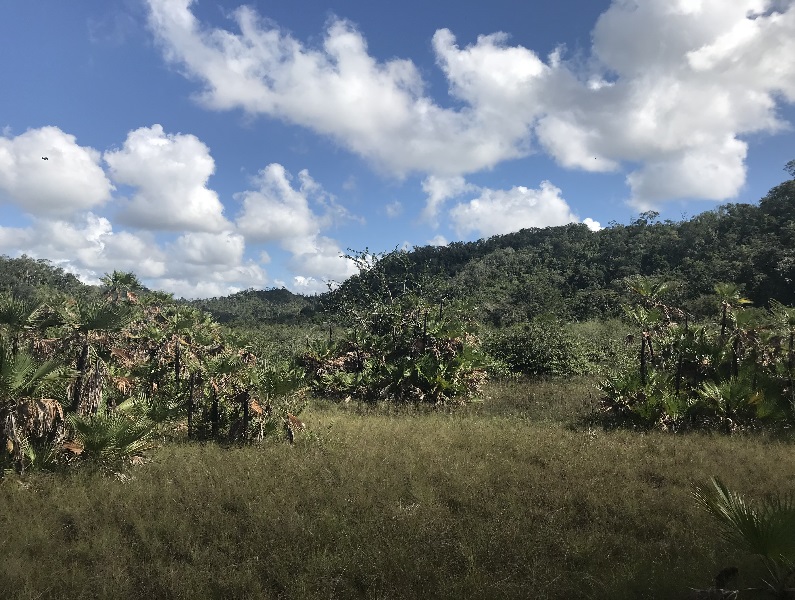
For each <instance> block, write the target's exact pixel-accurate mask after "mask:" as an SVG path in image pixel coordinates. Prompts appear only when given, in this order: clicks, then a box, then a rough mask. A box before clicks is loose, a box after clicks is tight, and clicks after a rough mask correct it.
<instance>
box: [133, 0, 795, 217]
mask: <svg viewBox="0 0 795 600" xmlns="http://www.w3.org/2000/svg"><path fill="white" fill-rule="evenodd" d="M148 2H149V7H150V11H151V12H150V25H151V27H152V29H153V31H154V32H155V34H156V36H157V39H158V40H159V42H160V44H161V45H162V47H163V49H164V52H165V55H166V57H167V58H168V60H170V61H171V62H173V63H174V64H177V65H179V67H180V68H181V69H183V70H184V71H185V72H186V73H187V74H188V75H189V76H191V77H193V78H195V79H197V80H198V81H200V82H201V85H202V86H203V89H202V91H201V92H200V94H199V95H198V97H199V99H200V101H201V102H202V103H204V104H205V105H206V106H207V107H209V108H212V109H218V110H226V109H232V108H241V109H243V110H245V111H246V112H248V113H251V114H263V115H269V116H272V117H278V118H281V119H284V120H287V121H289V122H291V123H295V124H298V125H301V126H304V127H307V128H310V129H312V130H314V131H316V132H318V133H321V134H324V135H327V136H329V137H331V138H333V139H334V140H336V141H337V142H338V143H339V144H341V145H343V146H344V147H346V148H348V149H350V150H351V151H352V152H355V153H357V154H359V155H361V156H363V157H365V158H366V159H368V160H371V161H373V162H374V163H376V164H377V165H378V166H379V167H381V168H383V169H386V170H388V171H391V172H393V173H395V174H397V175H402V174H405V173H408V172H420V173H425V174H427V175H434V176H441V177H453V176H462V175H466V174H468V173H473V172H476V171H480V170H483V169H488V168H491V167H493V166H494V165H496V164H498V163H500V162H502V161H505V160H507V159H511V158H516V157H519V156H524V155H526V154H527V153H529V152H531V151H532V150H533V149H534V148H540V149H542V150H543V151H545V152H547V153H549V154H550V155H551V156H553V157H554V159H555V160H556V161H557V162H558V163H560V164H561V165H565V166H567V167H571V168H576V169H584V170H589V171H607V170H618V169H622V168H626V169H628V172H627V177H626V180H627V185H628V186H629V189H630V197H631V201H632V202H633V203H634V204H635V205H636V206H639V207H644V208H646V207H650V206H652V205H654V204H656V203H659V202H663V201H665V200H669V199H673V198H705V199H713V200H720V199H725V198H729V197H732V196H733V195H735V194H737V193H738V191H739V189H740V187H741V186H742V185H743V182H744V180H745V166H744V159H745V155H746V150H747V144H746V143H745V142H744V141H743V140H742V139H741V136H743V135H746V134H750V133H754V132H760V131H766V132H770V131H775V130H777V129H779V128H781V127H782V126H783V125H784V124H783V123H781V122H780V120H779V119H778V118H777V115H776V106H777V101H778V100H779V99H783V100H785V101H787V102H793V101H795V61H793V60H789V59H787V58H786V57H790V56H795V7H793V5H792V4H791V3H789V4H788V3H783V2H772V1H766V0H732V2H726V1H725V0H698V1H696V0H637V1H632V0H615V1H614V2H613V3H612V5H611V6H610V7H609V9H608V10H607V11H606V12H605V13H604V14H602V16H601V17H600V18H599V20H598V22H597V23H596V26H595V28H594V30H593V44H592V48H591V53H590V57H589V58H588V60H587V61H585V64H584V65H583V63H582V61H580V62H578V63H577V64H576V65H575V64H572V63H569V62H567V61H566V60H565V55H564V54H563V53H562V52H555V53H553V54H552V55H550V56H549V57H539V56H538V55H537V54H536V53H534V52H533V51H532V50H529V49H527V48H524V47H521V46H512V45H510V40H509V38H508V36H506V35H504V34H502V33H495V34H491V35H483V36H481V37H479V38H478V40H477V42H476V43H475V44H472V45H470V46H467V47H465V48H461V47H459V46H458V45H457V44H456V39H455V36H454V34H453V32H451V31H449V30H446V29H442V30H439V31H437V32H436V34H435V35H434V37H433V50H434V52H435V58H436V62H437V64H438V65H439V67H440V68H441V69H442V71H443V72H444V74H445V76H446V77H447V81H448V85H449V91H450V94H451V95H452V97H453V98H454V99H455V100H456V101H457V103H458V104H459V105H460V107H457V108H448V107H445V106H442V105H440V104H439V103H437V102H436V101H434V99H433V98H431V97H430V96H429V95H428V94H426V93H425V89H424V84H423V81H422V78H421V76H420V72H419V69H418V68H417V67H416V66H415V65H414V64H413V63H412V62H411V61H407V60H400V59H393V60H389V61H379V60H377V59H376V58H374V57H373V56H371V55H370V54H369V53H368V49H367V43H366V40H365V37H364V35H363V34H362V33H361V32H360V31H358V30H357V29H356V27H355V26H354V25H353V24H351V23H349V22H347V21H344V20H340V19H337V20H333V21H332V22H331V23H330V24H329V26H328V28H327V30H326V31H325V35H324V38H323V41H322V44H321V45H319V46H318V47H310V46H307V45H306V44H303V43H302V42H301V41H299V40H297V39H295V38H294V37H292V36H291V35H290V34H288V33H285V32H283V31H281V30H280V29H279V28H278V27H277V26H274V25H271V24H269V23H267V22H265V21H263V20H262V19H261V18H260V17H259V15H258V14H257V13H256V12H255V11H254V10H253V9H252V8H249V7H241V8H238V9H237V10H235V11H234V13H233V17H234V20H235V25H236V29H235V31H232V30H227V29H219V28H211V27H206V26H204V25H203V24H202V23H200V22H199V21H198V20H197V19H196V17H195V16H194V14H193V13H192V12H191V5H192V1H191V0H148ZM430 210H431V212H433V210H434V207H431V208H430Z"/></svg>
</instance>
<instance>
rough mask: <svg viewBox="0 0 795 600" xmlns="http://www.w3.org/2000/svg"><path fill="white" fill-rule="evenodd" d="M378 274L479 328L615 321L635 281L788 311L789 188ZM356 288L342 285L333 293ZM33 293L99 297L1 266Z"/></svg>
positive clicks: (296, 304) (306, 309)
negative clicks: (412, 281)
mask: <svg viewBox="0 0 795 600" xmlns="http://www.w3.org/2000/svg"><path fill="white" fill-rule="evenodd" d="M791 174H793V175H794V176H795V168H793V169H792V173H791ZM382 266H383V269H384V270H385V272H386V274H387V276H389V275H393V276H394V277H393V279H394V283H395V285H398V286H399V285H404V284H402V283H401V281H405V279H406V273H407V272H409V273H414V274H416V273H420V272H422V273H424V274H426V275H428V276H431V277H432V278H435V279H436V282H435V284H434V286H433V288H434V289H435V290H436V291H435V293H437V294H439V295H440V296H444V297H447V298H460V299H464V300H467V301H470V302H471V303H472V304H473V305H474V306H476V307H477V308H478V311H479V316H480V317H481V319H482V320H484V321H486V322H490V323H492V324H494V325H500V324H506V323H511V322H516V321H521V320H526V319H528V318H532V317H533V316H536V315H538V314H552V315H555V316H558V317H561V318H567V319H585V318H593V317H600V316H606V315H615V314H619V313H620V304H621V302H622V301H624V300H625V299H626V294H627V285H626V280H625V279H626V278H627V277H631V276H633V275H638V274H640V275H646V276H657V277H660V278H662V279H667V280H674V281H676V282H678V283H679V285H678V287H677V288H676V289H677V294H678V298H675V299H674V300H675V301H678V303H679V304H680V305H683V306H686V307H688V308H689V309H690V310H691V311H693V312H694V313H696V314H705V313H708V312H710V311H711V310H713V308H714V306H713V305H714V302H715V297H714V294H713V288H714V285H715V284H716V283H721V282H733V283H736V284H738V285H740V286H741V289H742V290H743V292H744V294H745V295H746V296H747V297H749V298H750V299H751V300H752V301H753V302H754V304H756V305H757V306H765V305H766V304H767V303H768V301H769V300H770V299H771V298H774V299H776V300H778V301H780V302H782V303H784V304H787V305H793V304H795V285H793V283H794V282H795V179H793V180H789V181H786V182H784V183H782V184H780V185H778V186H776V187H775V188H773V189H772V190H771V191H770V192H769V193H768V195H767V196H765V197H764V198H763V199H761V200H760V202H759V203H758V204H726V205H724V206H721V207H719V208H717V209H715V210H711V211H707V212H704V213H701V214H699V215H697V216H695V217H692V218H691V219H688V220H683V221H679V222H672V221H659V220H658V219H657V215H656V213H651V212H649V213H643V214H641V215H640V216H639V217H638V218H637V219H636V220H635V221H633V222H632V223H630V224H629V225H619V224H611V225H610V226H609V227H607V228H605V229H603V230H601V231H598V232H592V231H590V230H589V229H588V228H587V227H586V226H585V225H582V224H570V225H565V226H561V227H548V228H544V229H524V230H522V231H519V232H516V233H511V234H508V235H501V236H495V237H492V238H489V239H485V240H479V241H477V242H453V243H452V244H449V245H448V246H445V247H432V246H425V247H421V248H415V249H414V250H413V251H411V252H408V253H404V252H393V253H391V254H389V255H387V256H386V258H385V259H384V260H383V261H382ZM364 279H366V277H364V278H360V277H354V278H352V279H350V280H348V281H347V282H345V283H344V284H343V285H342V287H341V290H340V292H339V294H345V293H346V292H350V291H353V290H355V289H356V286H360V285H362V284H363V283H364ZM42 289H45V290H46V289H51V290H52V289H54V290H58V291H59V292H62V293H66V294H70V295H96V294H97V293H98V288H96V287H92V286H85V285H83V284H82V283H80V282H79V281H78V280H77V278H75V277H74V276H73V275H71V274H69V273H66V272H64V271H63V270H62V269H60V268H58V267H55V266H52V265H51V264H50V263H48V262H47V261H45V260H34V259H31V258H28V257H24V256H23V257H22V258H16V259H10V258H8V257H0V293H3V292H4V293H11V294H15V295H18V296H24V297H27V296H31V295H32V294H34V293H35V292H36V290H42ZM327 299H328V298H327V297H324V296H321V297H305V296H301V295H298V294H293V293H291V292H289V291H288V290H286V289H269V290H247V291H243V292H239V293H237V294H233V295H231V296H227V297H222V298H211V299H205V300H196V301H192V302H191V303H192V304H193V305H194V306H197V307H200V308H202V309H205V310H207V311H209V312H211V313H212V314H213V316H214V317H215V318H216V319H217V320H219V321H221V322H224V323H228V324H230V325H246V324H253V323H258V322H259V323H262V322H265V323H296V322H301V321H304V320H306V319H308V318H312V317H313V316H314V315H315V314H316V313H317V311H318V309H319V307H320V305H321V304H322V303H323V302H324V301H325V300H327ZM330 304H333V303H330Z"/></svg>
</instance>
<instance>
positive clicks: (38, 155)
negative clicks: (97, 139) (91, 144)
mask: <svg viewBox="0 0 795 600" xmlns="http://www.w3.org/2000/svg"><path fill="white" fill-rule="evenodd" d="M43 158H46V159H47V160H43ZM99 160H100V154H99V152H97V151H96V150H94V149H93V148H88V147H85V146H79V145H78V144H77V141H76V139H75V137H74V136H73V135H69V134H67V133H64V132H63V131H61V130H60V129H59V128H57V127H42V128H40V129H30V130H28V131H26V132H25V133H23V134H21V135H19V136H17V137H11V136H10V132H8V131H6V130H4V131H3V136H2V137H0V200H6V201H8V202H11V203H13V204H15V205H17V206H18V207H19V208H21V209H22V210H23V211H25V212H26V213H28V214H30V215H34V216H48V217H66V216H68V215H70V214H72V213H73V212H75V211H83V210H88V209H91V208H95V207H98V206H101V205H103V204H105V203H106V202H107V201H108V200H109V199H110V197H111V191H112V190H113V186H112V185H111V183H110V181H108V179H107V177H105V173H104V172H103V171H102V167H101V166H100V165H99Z"/></svg>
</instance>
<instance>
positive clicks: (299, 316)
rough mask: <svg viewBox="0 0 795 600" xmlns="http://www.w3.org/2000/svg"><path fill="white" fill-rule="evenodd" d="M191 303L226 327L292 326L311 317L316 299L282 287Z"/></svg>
mask: <svg viewBox="0 0 795 600" xmlns="http://www.w3.org/2000/svg"><path fill="white" fill-rule="evenodd" d="M191 304H193V305H194V306H196V307H198V308H201V309H202V310H206V311H208V312H209V313H210V314H212V315H213V317H214V318H215V320H216V321H218V322H219V323H226V324H228V325H230V326H236V325H247V324H252V323H283V324H295V323H299V322H302V321H305V320H307V319H309V318H311V317H312V316H313V315H314V314H315V312H316V311H317V306H318V298H317V297H316V296H302V295H300V294H293V293H292V292H290V291H289V290H286V289H284V288H271V289H268V290H245V291H242V292H238V293H236V294H232V295H231V296H223V297H221V298H207V299H203V300H193V301H191Z"/></svg>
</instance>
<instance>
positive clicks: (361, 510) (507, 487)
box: [0, 380, 795, 600]
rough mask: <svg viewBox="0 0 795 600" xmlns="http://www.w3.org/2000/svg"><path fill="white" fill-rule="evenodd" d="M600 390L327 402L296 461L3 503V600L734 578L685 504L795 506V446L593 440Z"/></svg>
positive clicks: (20, 489) (222, 451)
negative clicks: (710, 495)
mask: <svg viewBox="0 0 795 600" xmlns="http://www.w3.org/2000/svg"><path fill="white" fill-rule="evenodd" d="M595 396H596V393H595V391H594V390H593V389H592V388H591V387H590V385H589V384H588V382H587V381H584V380H577V381H573V382H570V383H569V384H565V385H564V384H562V383H560V382H541V383H533V384H531V383H506V384H495V385H492V386H491V387H490V388H489V390H488V393H487V397H488V399H487V400H486V401H484V402H483V403H482V404H478V405H475V406H472V407H468V408H465V409H463V410H458V411H452V410H448V411H441V412H428V411H424V410H411V409H401V410H395V409H390V410H386V409H384V408H379V407H375V408H372V407H363V406H356V405H348V406H339V407H338V406H335V405H329V404H326V403H314V404H312V405H310V407H309V408H308V409H307V410H306V411H305V412H304V413H303V414H302V418H303V419H304V421H305V422H306V423H307V425H308V427H309V432H308V433H307V432H303V434H302V435H299V438H298V442H297V443H296V444H295V445H294V446H292V447H291V446H288V445H286V444H277V443H269V444H264V445H263V446H260V447H245V448H220V447H218V446H215V445H194V444H180V443H176V444H170V445H167V446H165V447H162V448H160V449H158V450H157V451H156V452H155V453H154V454H153V460H152V461H151V462H150V463H148V464H146V465H143V466H140V467H137V468H134V469H132V470H130V471H129V473H128V474H129V475H130V476H131V478H130V479H126V480H120V479H118V478H114V477H107V476H104V477H103V476H102V475H100V474H92V473H89V472H78V473H75V474H72V475H68V476H63V475H33V476H28V477H25V478H22V479H19V478H7V479H6V480H4V481H2V482H1V483H0V531H2V535H0V590H3V593H2V595H3V597H4V598H10V599H17V598H19V599H22V598H25V599H32V598H69V599H80V598H163V599H166V598H186V599H188V598H190V599H191V600H195V599H201V598H224V599H226V598H300V599H304V598H309V599H312V598H384V599H386V598H418V597H425V598H451V599H453V598H455V599H460V598H484V599H486V598H488V599H492V598H550V599H556V598H560V599H564V598H566V599H569V598H611V599H621V598H655V599H657V598H678V597H683V596H684V595H686V593H687V590H688V587H708V586H709V585H710V583H711V579H712V577H713V576H714V574H715V573H716V572H717V571H719V570H720V569H722V568H723V567H726V566H728V565H729V564H737V565H738V566H739V567H740V569H741V575H743V576H744V580H743V581H744V582H745V583H748V584H751V583H753V582H752V581H751V579H752V576H753V571H752V569H753V565H752V563H751V562H749V561H747V560H744V559H742V557H739V556H736V555H732V553H731V552H730V550H729V549H727V548H726V547H725V546H724V545H722V544H721V543H720V542H719V541H718V537H717V529H716V526H715V525H714V524H713V523H712V521H711V520H710V517H709V516H708V515H707V514H706V513H704V512H703V511H702V510H700V509H699V508H698V507H697V506H696V504H695V502H694V501H693V500H692V499H691V496H690V493H691V489H692V485H693V484H694V483H702V482H705V481H707V480H708V478H709V477H710V476H718V477H720V478H721V479H722V480H723V481H724V482H725V483H726V484H727V485H728V486H729V487H730V488H732V489H736V490H737V491H739V492H741V493H746V494H748V495H750V496H761V495H763V494H765V493H772V492H776V491H779V490H791V489H793V487H795V454H794V453H793V452H792V447H791V444H790V443H789V442H786V441H782V440H780V439H773V438H770V437H760V436H737V437H723V436H718V435H705V434H690V435H683V436H672V435H665V434H659V433H653V434H640V433H634V432H628V431H611V432H604V431H602V430H594V429H589V428H588V427H586V426H578V425H576V423H578V422H579V420H580V417H581V416H582V415H584V414H587V411H588V410H589V409H590V407H591V406H592V405H593V403H594V402H595V400H594V398H595Z"/></svg>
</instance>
